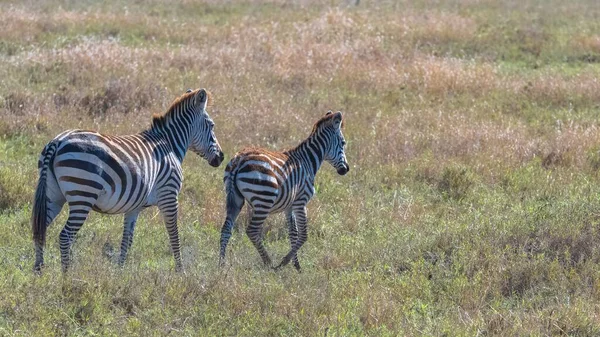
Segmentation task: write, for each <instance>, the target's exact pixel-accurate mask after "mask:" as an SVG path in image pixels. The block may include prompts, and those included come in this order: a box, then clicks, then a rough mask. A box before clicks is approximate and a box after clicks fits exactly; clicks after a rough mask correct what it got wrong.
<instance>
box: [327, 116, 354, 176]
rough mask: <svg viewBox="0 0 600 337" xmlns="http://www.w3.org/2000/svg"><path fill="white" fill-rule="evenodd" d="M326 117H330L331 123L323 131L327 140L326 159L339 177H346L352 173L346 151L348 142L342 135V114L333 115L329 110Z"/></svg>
mask: <svg viewBox="0 0 600 337" xmlns="http://www.w3.org/2000/svg"><path fill="white" fill-rule="evenodd" d="M325 116H326V117H329V118H328V119H329V120H330V123H327V124H326V125H325V128H324V129H323V131H324V132H325V134H326V137H325V139H326V140H327V143H326V145H325V158H324V159H325V160H326V161H328V162H329V163H330V164H331V165H332V166H333V167H334V168H335V169H336V170H337V173H338V174H339V175H345V174H346V173H348V171H350V165H348V161H347V160H346V152H345V150H344V148H345V147H346V140H344V135H343V134H342V112H341V111H338V112H336V113H333V112H331V110H329V111H328V112H327V114H326V115H325Z"/></svg>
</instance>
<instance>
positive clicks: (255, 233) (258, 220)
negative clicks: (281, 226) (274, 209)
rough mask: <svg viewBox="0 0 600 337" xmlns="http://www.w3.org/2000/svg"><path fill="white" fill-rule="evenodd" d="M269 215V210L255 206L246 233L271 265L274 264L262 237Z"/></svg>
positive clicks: (266, 264) (267, 263)
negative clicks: (264, 224) (263, 227)
mask: <svg viewBox="0 0 600 337" xmlns="http://www.w3.org/2000/svg"><path fill="white" fill-rule="evenodd" d="M268 215H269V212H268V211H265V210H263V209H262V208H257V207H254V208H253V211H252V220H250V224H249V225H248V227H246V234H247V235H248V237H249V238H250V241H252V243H253V244H254V247H256V250H258V253H259V254H260V257H261V258H262V260H263V263H264V264H265V266H267V267H270V266H271V265H272V262H271V258H270V257H269V253H267V250H266V249H265V246H264V245H263V239H262V226H263V223H264V222H265V220H266V219H267V216H268Z"/></svg>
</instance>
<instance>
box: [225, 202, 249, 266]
mask: <svg viewBox="0 0 600 337" xmlns="http://www.w3.org/2000/svg"><path fill="white" fill-rule="evenodd" d="M231 193H234V195H231V196H230V195H228V196H227V217H226V218H225V223H224V224H223V228H221V246H220V248H221V249H220V255H219V265H220V266H223V265H224V264H225V251H226V250H227V243H228V242H229V239H230V238H231V230H232V228H233V226H234V225H235V220H236V219H237V217H238V215H239V214H240V211H241V210H242V207H243V206H244V197H243V196H241V195H238V194H235V192H231Z"/></svg>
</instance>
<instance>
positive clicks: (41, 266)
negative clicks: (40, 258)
mask: <svg viewBox="0 0 600 337" xmlns="http://www.w3.org/2000/svg"><path fill="white" fill-rule="evenodd" d="M45 267H46V265H45V264H43V263H40V264H36V265H35V266H33V273H34V274H36V275H38V276H41V275H42V269H44V268H45Z"/></svg>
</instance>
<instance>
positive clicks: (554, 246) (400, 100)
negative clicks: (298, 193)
mask: <svg viewBox="0 0 600 337" xmlns="http://www.w3.org/2000/svg"><path fill="white" fill-rule="evenodd" d="M354 3H355V2H354V1H339V2H322V1H308V0H307V1H295V2H288V1H259V0H256V1H254V0H253V1H238V0H231V1H226V2H221V1H196V0H186V1H180V2H177V3H171V2H168V1H164V0H143V1H134V2H130V3H125V2H123V1H121V0H111V1H107V2H94V1H83V2H71V1H63V0H51V1H47V2H42V3H39V4H38V3H33V2H31V1H24V2H3V3H1V4H0V22H1V23H2V29H0V60H1V62H0V223H2V224H3V226H1V227H0V228H2V229H1V230H0V270H1V271H0V294H2V295H3V296H0V335H88V334H99V335H122V334H132V335H139V334H141V335H166V334H177V335H342V336H346V335H405V336H417V335H440V336H443V335H446V336H454V335H461V336H462V335H465V336H467V335H494V336H507V335H552V336H554V335H578V336H584V335H598V334H600V319H599V317H600V306H599V305H598V303H600V281H599V280H600V251H599V250H598V248H597V247H598V242H600V236H599V235H598V233H600V221H599V219H600V218H599V217H598V214H600V211H599V210H600V199H598V194H597V193H598V191H599V190H600V181H599V180H598V179H599V176H598V175H597V170H598V169H599V168H600V124H599V123H598V111H599V108H600V82H599V80H598V78H599V75H600V68H599V67H598V62H599V61H600V48H599V46H600V44H599V40H598V36H600V24H599V22H600V21H599V20H598V16H600V6H599V5H598V3H597V2H595V1H592V0H576V1H569V2H563V1H558V0H546V1H542V0H521V1H516V0H515V1H512V0H511V1H492V0H486V1H471V0H451V1H445V2H431V1H421V0H418V1H384V0H381V1H371V2H370V1H361V2H360V4H359V5H358V6H354V5H353V4H354ZM197 87H206V88H208V89H209V90H210V91H211V92H212V93H213V95H214V98H215V102H214V105H213V106H212V107H211V110H210V114H211V116H212V117H213V119H214V120H215V122H216V133H217V137H218V138H219V140H220V142H221V145H222V146H223V148H224V151H225V152H226V154H227V155H228V157H231V155H233V153H235V152H236V151H237V150H239V149H241V148H243V147H245V146H250V145H256V146H263V147H269V148H273V149H280V148H285V147H290V146H294V145H296V144H297V143H298V142H299V141H300V140H301V139H303V137H305V136H306V135H307V134H308V133H309V132H310V129H311V127H312V124H313V123H314V121H316V120H317V119H318V118H319V117H320V116H321V115H322V114H324V113H325V112H326V111H327V110H329V109H334V110H341V111H343V112H344V116H345V131H344V133H345V136H346V138H347V140H348V159H349V161H350V163H351V165H352V170H351V171H350V173H349V175H347V176H344V177H339V176H337V175H336V174H335V172H334V171H333V170H331V168H329V167H327V166H325V167H324V168H323V169H322V172H320V173H319V176H318V177H317V190H318V191H317V196H316V198H315V199H314V200H313V201H312V202H311V204H310V205H309V216H310V220H309V221H310V225H309V228H310V231H309V239H308V243H307V244H306V245H305V247H303V249H302V252H301V254H300V259H302V261H303V264H304V265H305V266H306V268H305V271H304V272H303V273H302V274H297V273H296V272H295V271H294V270H292V268H289V270H287V269H286V270H283V271H281V272H272V271H267V270H264V269H263V268H261V266H260V263H259V258H258V255H257V254H256V252H255V250H254V248H253V247H252V245H251V244H250V243H249V241H248V240H247V238H245V237H244V236H243V235H241V234H240V235H234V237H233V239H232V244H231V259H230V260H231V265H230V266H229V267H228V268H227V269H225V270H219V269H218V268H217V243H218V238H219V230H220V226H221V224H222V221H223V217H224V212H223V207H224V206H223V202H224V201H223V199H224V195H223V192H222V180H221V179H222V168H221V169H218V170H215V169H212V168H210V167H209V166H208V165H206V163H205V162H203V161H202V160H201V159H199V158H198V157H196V156H194V155H192V154H190V155H189V156H188V157H187V158H186V161H185V164H184V170H185V175H186V176H185V182H184V187H183V192H182V195H181V206H182V211H181V215H180V223H181V226H180V228H181V230H180V232H181V236H182V241H183V242H182V247H183V254H184V264H185V267H186V270H187V272H186V274H183V275H178V274H175V273H174V272H173V271H172V266H171V264H172V257H171V254H170V252H169V246H168V244H167V239H166V235H165V230H164V226H163V225H162V223H161V221H160V219H159V217H156V210H147V211H145V212H144V213H143V215H142V217H141V219H140V221H139V225H138V227H137V228H138V229H136V234H135V239H134V244H133V248H132V252H131V259H130V261H128V263H127V264H126V267H125V268H124V269H122V270H121V269H119V268H117V267H116V265H115V264H114V263H113V260H114V256H115V254H117V253H118V252H116V250H118V246H119V240H120V235H121V231H122V227H121V226H122V225H121V219H120V217H109V216H101V215H98V214H95V215H93V216H92V218H91V219H90V220H89V221H88V222H87V223H86V224H85V225H84V227H83V229H82V230H81V231H80V235H79V237H78V239H77V242H76V244H75V254H76V255H75V260H74V261H75V266H74V268H73V270H72V271H71V272H70V273H69V274H67V275H62V274H61V273H60V267H59V261H58V260H59V259H58V244H57V242H58V240H55V239H53V238H56V237H57V236H58V232H59V231H60V228H61V226H62V224H63V223H64V221H65V217H66V216H65V214H62V215H61V216H59V218H58V219H57V221H56V223H55V224H54V225H52V227H51V228H50V229H49V239H48V241H49V247H48V253H47V254H48V255H49V256H48V264H49V268H48V269H47V270H46V271H45V273H44V275H42V276H41V277H36V276H34V275H33V273H32V272H31V266H32V264H33V248H32V243H31V240H30V236H31V235H30V233H29V225H28V221H29V214H30V208H31V204H30V201H31V199H32V198H33V189H34V186H35V182H36V179H37V172H36V165H37V155H38V154H39V152H40V151H41V149H42V147H43V145H44V144H45V143H46V142H47V141H48V140H50V139H51V138H52V137H54V136H55V135H56V134H57V133H58V132H60V131H62V130H64V129H67V128H84V129H95V130H100V131H102V132H106V133H115V134H126V133H133V132H138V131H140V130H142V129H143V128H145V127H147V126H149V125H150V120H151V116H152V114H153V113H157V112H163V111H164V110H165V109H166V108H167V107H168V106H169V105H170V103H171V102H172V100H173V99H174V98H176V97H177V96H179V95H180V94H181V93H182V92H184V91H185V90H186V89H187V88H197ZM244 219H245V216H242V217H241V220H240V223H241V224H240V225H241V227H242V228H243V221H244ZM268 226H269V228H270V231H269V232H268V233H266V241H267V246H268V249H269V250H270V251H271V252H273V255H274V256H275V258H277V257H280V256H281V255H282V254H284V252H285V251H286V247H287V241H286V240H287V233H286V230H285V226H284V223H283V219H282V218H280V217H274V218H273V219H271V220H270V222H269V224H268Z"/></svg>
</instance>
